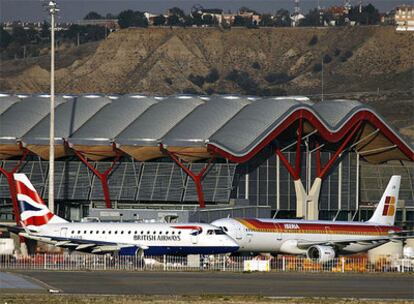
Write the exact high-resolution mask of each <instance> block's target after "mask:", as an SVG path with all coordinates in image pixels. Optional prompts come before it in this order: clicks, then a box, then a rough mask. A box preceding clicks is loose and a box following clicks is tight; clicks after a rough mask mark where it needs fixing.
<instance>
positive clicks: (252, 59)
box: [0, 27, 414, 137]
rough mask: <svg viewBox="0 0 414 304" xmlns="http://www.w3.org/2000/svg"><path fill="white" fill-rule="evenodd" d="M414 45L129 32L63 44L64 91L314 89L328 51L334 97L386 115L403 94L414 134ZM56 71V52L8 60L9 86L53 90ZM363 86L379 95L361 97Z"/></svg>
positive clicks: (3, 67) (374, 32) (324, 35)
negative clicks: (358, 101) (366, 105)
mask: <svg viewBox="0 0 414 304" xmlns="http://www.w3.org/2000/svg"><path fill="white" fill-rule="evenodd" d="M315 37H316V38H315ZM413 41H414V39H413V35H412V34H407V33H404V34H399V33H396V32H395V29H394V28H393V27H354V28H323V29H316V28H261V29H245V28H233V29H231V30H228V31H220V30H219V29H214V28H206V29H195V28H188V29H185V28H174V29H169V28H150V29H127V30H122V31H119V32H115V33H112V34H111V35H110V36H109V37H108V39H106V40H104V41H102V42H99V43H94V44H85V45H82V46H81V47H79V48H67V49H63V50H60V51H59V54H58V58H57V71H56V91H57V92H65V93H85V92H99V93H130V92H141V93H147V94H162V95H166V94H175V93H182V92H187V93H201V94H206V93H207V94H213V93H240V94H251V95H279V94H284V93H287V94H305V95H313V94H319V93H320V92H321V78H322V77H321V76H322V71H321V65H320V63H321V61H322V58H324V57H325V64H324V66H323V74H324V93H325V94H326V93H328V94H330V93H341V94H334V95H333V96H335V97H349V98H360V99H361V98H362V97H364V99H365V100H366V101H367V102H369V103H370V104H372V105H374V107H375V106H378V108H379V111H380V112H382V113H383V114H385V115H386V116H387V115H388V116H389V113H390V111H389V108H390V102H389V101H390V100H392V101H395V100H398V102H400V104H402V106H401V107H399V109H392V111H391V112H393V113H395V112H400V111H401V110H402V109H403V113H397V114H396V115H392V116H390V117H389V118H390V119H391V120H392V121H395V122H396V124H397V125H398V127H400V128H403V132H405V133H406V134H407V135H411V134H412V133H414V126H413V125H412V124H413V123H412V121H413V120H414V119H413V116H412V113H413V111H412V110H413V108H412V107H413V102H412V97H413V96H412V91H410V90H412V88H413V81H414V78H413V75H414V67H413V56H412V54H414V42H413ZM48 68H49V58H48V56H44V57H39V58H30V59H26V60H11V61H4V62H2V63H0V71H1V75H0V91H19V92H45V91H48V89H49V88H48V85H49V73H48ZM214 70H217V73H216V71H214ZM212 75H213V76H212ZM206 76H209V77H206ZM378 89H379V94H378V93H377V92H378V91H377V90H378ZM389 90H391V91H392V92H386V91H389ZM361 91H362V92H367V91H368V92H376V93H375V94H372V93H365V94H362V95H361V94H359V93H358V94H353V93H352V92H361ZM402 91H404V92H405V93H404V92H403V93H401V92H402ZM361 96H362V97H361ZM401 115H402V116H401ZM410 122H411V124H410ZM404 128H405V129H404ZM407 128H408V129H407ZM413 137H414V136H413Z"/></svg>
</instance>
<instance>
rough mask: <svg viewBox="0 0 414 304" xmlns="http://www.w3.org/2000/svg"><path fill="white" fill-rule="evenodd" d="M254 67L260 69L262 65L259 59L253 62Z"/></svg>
mask: <svg viewBox="0 0 414 304" xmlns="http://www.w3.org/2000/svg"><path fill="white" fill-rule="evenodd" d="M252 68H253V69H255V70H260V68H261V66H260V63H258V62H257V61H255V62H253V63H252Z"/></svg>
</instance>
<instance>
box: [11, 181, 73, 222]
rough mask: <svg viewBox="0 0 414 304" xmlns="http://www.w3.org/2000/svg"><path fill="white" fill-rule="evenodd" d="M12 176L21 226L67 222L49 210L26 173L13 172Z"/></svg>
mask: <svg viewBox="0 0 414 304" xmlns="http://www.w3.org/2000/svg"><path fill="white" fill-rule="evenodd" d="M13 177H14V180H15V182H16V193H17V200H18V201H19V209H20V210H19V211H20V220H21V221H20V222H21V225H22V226H23V227H28V228H38V227H40V226H43V225H46V224H49V223H56V224H57V223H67V221H66V220H64V219H62V218H60V217H59V216H57V215H55V214H53V213H52V212H51V211H50V210H49V208H48V207H47V206H46V204H45V203H44V201H43V199H42V198H41V197H40V195H39V193H37V191H36V189H35V187H34V186H33V185H32V183H31V182H30V180H29V179H28V178H27V176H26V174H23V173H15V174H13Z"/></svg>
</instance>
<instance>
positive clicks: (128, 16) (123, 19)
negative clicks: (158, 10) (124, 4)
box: [118, 10, 148, 28]
mask: <svg viewBox="0 0 414 304" xmlns="http://www.w3.org/2000/svg"><path fill="white" fill-rule="evenodd" d="M118 24H119V27H120V28H128V27H131V26H136V27H147V26H148V20H147V18H145V15H144V13H143V12H139V11H135V12H134V11H133V10H126V11H122V12H121V13H120V14H119V16H118Z"/></svg>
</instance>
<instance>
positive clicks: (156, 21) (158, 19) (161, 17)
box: [154, 15, 167, 26]
mask: <svg viewBox="0 0 414 304" xmlns="http://www.w3.org/2000/svg"><path fill="white" fill-rule="evenodd" d="M166 20H167V19H166V18H165V17H164V15H158V16H156V17H155V18H154V25H155V26H160V25H165V21H166Z"/></svg>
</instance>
